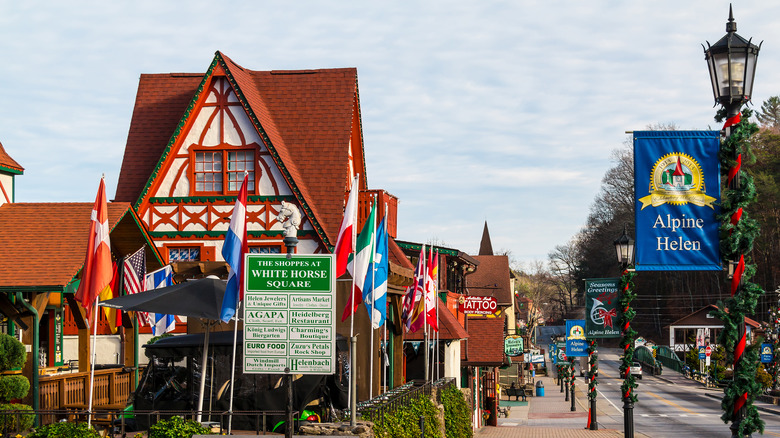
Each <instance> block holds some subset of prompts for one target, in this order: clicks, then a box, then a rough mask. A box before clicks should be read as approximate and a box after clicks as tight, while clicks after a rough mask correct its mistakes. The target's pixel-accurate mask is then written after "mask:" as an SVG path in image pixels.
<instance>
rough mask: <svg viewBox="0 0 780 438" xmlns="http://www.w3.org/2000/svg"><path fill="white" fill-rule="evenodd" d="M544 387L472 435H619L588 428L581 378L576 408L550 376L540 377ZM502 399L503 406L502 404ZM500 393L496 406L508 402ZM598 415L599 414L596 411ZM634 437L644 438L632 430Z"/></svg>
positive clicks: (479, 437) (532, 437)
mask: <svg viewBox="0 0 780 438" xmlns="http://www.w3.org/2000/svg"><path fill="white" fill-rule="evenodd" d="M537 380H541V381H542V383H543V384H544V387H545V393H544V397H536V396H534V397H529V398H528V405H527V406H511V409H510V410H509V415H508V417H507V418H503V417H502V418H499V419H498V426H497V427H490V426H486V427H482V428H480V429H479V430H477V431H476V432H475V434H474V436H475V437H477V438H512V437H524V438H525V437H528V438H547V437H549V438H578V437H589V438H600V437H622V436H623V431H622V430H615V429H603V428H602V429H599V430H588V429H585V427H586V426H587V424H588V409H587V406H588V405H587V396H586V394H585V392H584V389H585V387H586V385H585V382H584V380H583V379H580V378H578V379H577V380H576V381H575V384H576V392H575V395H576V397H575V409H576V410H575V411H574V412H572V411H571V401H568V402H567V401H565V394H564V393H562V392H560V386H558V385H556V384H555V383H556V382H555V380H554V379H553V378H551V377H541V378H539V379H537ZM502 402H503V405H502ZM506 402H507V398H506V397H505V396H502V398H501V401H500V402H499V406H502V407H503V406H504V405H506V404H507V403H506ZM599 411H601V409H599ZM597 414H599V415H600V414H601V412H598V413H597ZM634 435H635V436H636V437H638V438H639V437H646V435H644V434H642V433H638V432H635V433H634Z"/></svg>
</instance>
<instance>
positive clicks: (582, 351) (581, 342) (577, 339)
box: [566, 319, 588, 357]
mask: <svg viewBox="0 0 780 438" xmlns="http://www.w3.org/2000/svg"><path fill="white" fill-rule="evenodd" d="M587 355H588V340H587V339H585V320H584V319H567V320H566V356H568V357H583V356H587Z"/></svg>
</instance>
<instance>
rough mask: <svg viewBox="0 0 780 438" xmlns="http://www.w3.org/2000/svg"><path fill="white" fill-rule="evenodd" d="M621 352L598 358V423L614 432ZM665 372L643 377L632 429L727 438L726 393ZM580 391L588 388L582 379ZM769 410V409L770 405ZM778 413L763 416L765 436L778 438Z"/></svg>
mask: <svg viewBox="0 0 780 438" xmlns="http://www.w3.org/2000/svg"><path fill="white" fill-rule="evenodd" d="M617 352H618V350H602V351H601V353H600V354H599V377H598V382H599V385H598V393H599V395H598V399H597V403H598V414H599V418H598V422H599V425H600V426H603V427H607V428H610V429H622V428H623V410H622V407H623V402H622V400H621V397H620V384H621V382H622V380H621V379H619V378H618V377H619V372H618V367H619V362H618V353H617ZM675 374H676V373H674V372H672V371H667V372H666V373H665V375H662V376H660V378H659V377H654V376H650V375H648V374H645V375H644V376H643V378H642V379H641V380H638V382H639V387H638V388H637V390H636V394H637V397H638V398H639V401H638V403H636V404H635V405H634V429H635V430H636V431H637V432H642V433H644V434H646V435H648V436H651V437H653V438H666V437H682V436H685V437H729V436H731V434H730V431H729V429H728V425H727V424H725V423H723V421H722V420H721V419H720V416H721V414H722V411H721V408H720V395H721V394H722V389H704V387H703V386H702V385H701V384H700V383H698V382H694V381H692V380H688V379H685V378H682V377H681V376H677V375H675ZM576 383H577V386H578V388H584V386H585V383H584V380H583V379H580V378H578V379H577V381H576ZM769 406H771V405H769ZM775 408H776V412H777V413H771V412H767V411H764V410H760V411H759V413H760V415H761V419H763V420H764V421H765V423H766V429H765V431H764V436H770V437H780V414H778V413H780V407H775Z"/></svg>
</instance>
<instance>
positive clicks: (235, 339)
mask: <svg viewBox="0 0 780 438" xmlns="http://www.w3.org/2000/svg"><path fill="white" fill-rule="evenodd" d="M240 311H241V300H238V303H237V304H236V319H235V320H234V324H235V326H234V327H233V367H232V368H231V369H230V408H229V409H228V430H227V433H228V435H230V432H231V430H232V429H233V389H235V387H236V385H235V382H236V344H237V343H238V321H239V312H240Z"/></svg>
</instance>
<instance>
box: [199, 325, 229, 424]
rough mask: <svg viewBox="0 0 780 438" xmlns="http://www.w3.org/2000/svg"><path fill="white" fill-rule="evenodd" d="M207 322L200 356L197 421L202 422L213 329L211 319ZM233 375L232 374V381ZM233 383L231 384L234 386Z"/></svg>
mask: <svg viewBox="0 0 780 438" xmlns="http://www.w3.org/2000/svg"><path fill="white" fill-rule="evenodd" d="M205 322H206V332H205V333H204V335H203V345H204V347H203V352H202V353H201V356H200V361H201V364H200V366H201V370H200V389H199V392H198V416H197V420H196V421H197V422H198V423H200V422H201V420H202V419H203V395H204V394H205V393H206V363H207V361H208V345H209V331H210V330H211V325H210V322H209V321H205ZM233 356H235V351H234V352H233ZM233 369H235V366H233ZM232 377H233V376H231V381H232V380H233V379H232ZM232 386H233V385H231V388H232ZM230 401H231V402H232V401H233V399H232V398H231V399H230ZM228 428H230V424H228Z"/></svg>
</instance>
